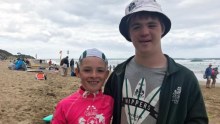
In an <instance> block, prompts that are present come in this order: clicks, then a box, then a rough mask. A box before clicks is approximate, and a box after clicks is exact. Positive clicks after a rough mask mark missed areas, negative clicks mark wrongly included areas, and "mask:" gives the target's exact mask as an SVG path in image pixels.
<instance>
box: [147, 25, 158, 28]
mask: <svg viewBox="0 0 220 124" xmlns="http://www.w3.org/2000/svg"><path fill="white" fill-rule="evenodd" d="M148 27H149V28H155V27H157V24H149V25H148Z"/></svg>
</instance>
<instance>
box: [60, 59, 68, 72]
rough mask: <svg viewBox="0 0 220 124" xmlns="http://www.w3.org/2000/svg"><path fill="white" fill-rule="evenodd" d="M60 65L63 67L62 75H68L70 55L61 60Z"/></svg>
mask: <svg viewBox="0 0 220 124" xmlns="http://www.w3.org/2000/svg"><path fill="white" fill-rule="evenodd" d="M60 67H61V70H60V71H61V75H62V76H67V72H68V67H69V60H68V56H66V57H65V58H63V59H62V60H61V61H60Z"/></svg>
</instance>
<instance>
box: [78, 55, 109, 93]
mask: <svg viewBox="0 0 220 124" xmlns="http://www.w3.org/2000/svg"><path fill="white" fill-rule="evenodd" d="M106 66H107V65H106V63H105V62H104V61H103V60H102V59H100V58H98V57H86V58H84V59H83V60H82V62H81V64H80V67H79V68H80V70H79V71H78V77H79V78H80V79H81V84H82V86H83V88H85V89H86V90H87V91H90V92H91V93H94V92H96V91H98V90H100V89H101V87H102V86H103V84H104V82H105V80H106V78H107V77H108V73H109V71H108V70H107V67H106Z"/></svg>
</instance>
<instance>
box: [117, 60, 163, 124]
mask: <svg viewBox="0 0 220 124" xmlns="http://www.w3.org/2000/svg"><path fill="white" fill-rule="evenodd" d="M166 70H167V67H163V68H147V67H144V66H142V65H139V64H137V63H136V62H135V61H134V58H133V59H132V60H131V61H130V62H129V63H128V65H127V67H126V71H125V77H124V83H123V98H122V99H123V107H122V113H121V124H156V119H157V115H158V109H159V94H160V86H161V84H162V82H163V78H164V75H165V73H166Z"/></svg>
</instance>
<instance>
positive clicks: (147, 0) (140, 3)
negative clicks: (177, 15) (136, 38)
mask: <svg viewBox="0 0 220 124" xmlns="http://www.w3.org/2000/svg"><path fill="white" fill-rule="evenodd" d="M143 11H146V12H151V13H156V14H158V16H159V17H160V18H161V19H162V21H163V22H162V23H163V24H164V26H165V30H164V33H163V34H162V37H163V36H165V35H166V34H167V33H168V32H169V30H170V28H171V21H170V19H169V18H168V17H167V16H166V15H165V14H164V13H163V12H162V9H161V7H160V5H159V4H158V3H157V2H156V0H133V1H132V2H131V3H130V4H129V5H128V6H127V7H126V9H125V16H124V17H123V18H122V19H121V22H120V24H119V30H120V32H121V34H122V35H123V36H124V37H125V38H126V39H127V40H128V41H131V39H130V37H129V29H128V18H129V17H130V16H131V15H132V14H134V13H138V12H143Z"/></svg>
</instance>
